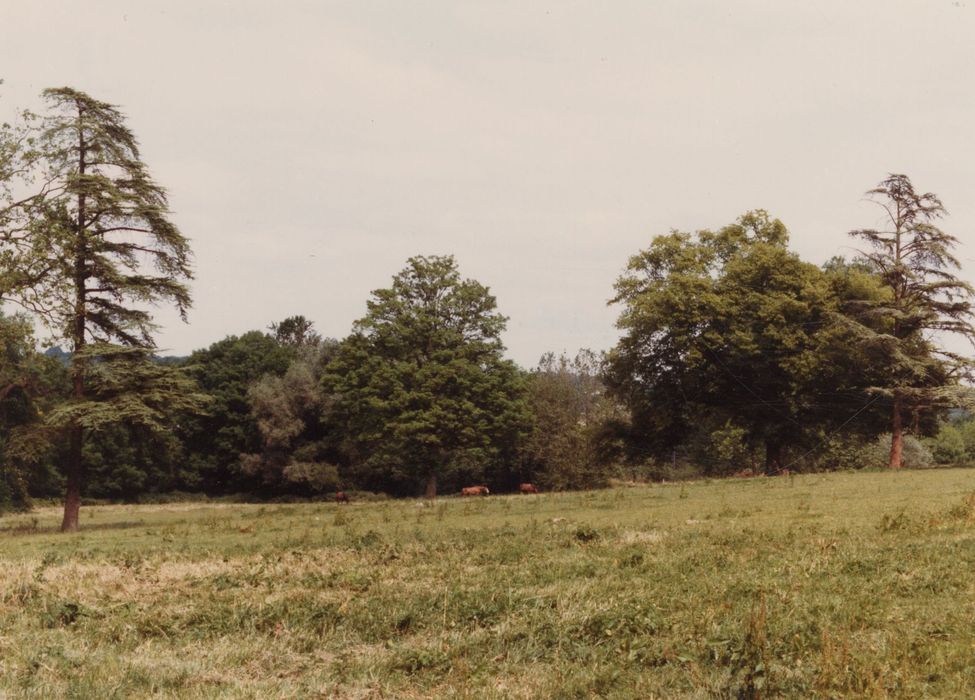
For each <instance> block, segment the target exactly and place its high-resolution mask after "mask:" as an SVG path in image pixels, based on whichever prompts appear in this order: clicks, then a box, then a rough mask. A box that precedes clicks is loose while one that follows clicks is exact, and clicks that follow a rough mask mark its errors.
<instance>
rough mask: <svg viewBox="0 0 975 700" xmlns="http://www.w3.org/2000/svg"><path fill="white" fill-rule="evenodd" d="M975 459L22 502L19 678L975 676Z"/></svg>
mask: <svg viewBox="0 0 975 700" xmlns="http://www.w3.org/2000/svg"><path fill="white" fill-rule="evenodd" d="M973 491H975V472H968V471H961V470H954V471H932V472H914V473H904V474H833V475H826V476H801V477H790V478H778V479H754V480H747V481H725V482H712V483H706V482H698V483H693V484H685V485H662V486H649V487H636V488H631V489H624V490H609V491H600V492H591V493H581V494H551V495H541V496H537V497H536V496H527V497H518V496H512V497H499V498H494V497H492V498H488V499H479V500H460V499H441V500H440V501H438V502H437V503H435V504H433V505H427V504H424V503H422V502H411V501H401V502H380V503H369V504H352V505H351V506H347V507H346V506H336V505H334V504H309V505H289V506H229V505H220V506H200V505H187V506H131V507H99V508H92V509H89V511H88V514H86V515H85V516H84V520H83V525H84V526H85V530H84V531H83V532H82V533H80V534H79V535H75V536H61V535H57V534H55V533H53V532H52V529H53V527H54V524H55V522H56V517H57V514H56V512H54V511H40V512H38V513H37V514H28V515H22V516H15V517H8V518H4V519H0V553H2V555H3V557H4V566H3V569H2V570H0V693H3V692H6V693H8V694H10V695H12V696H16V697H21V696H23V697H72V696H73V697H93V698H94V697H99V698H102V697H113V696H115V697H140V696H150V695H155V696H160V697H181V698H183V697H188V698H194V697H254V698H257V697H348V698H353V697H431V698H433V697H437V698H439V697H498V698H508V697H525V698H528V697H564V698H573V697H579V698H583V697H585V698H588V697H620V698H623V697H640V698H647V697H701V698H705V697H729V698H731V697H777V696H791V697H810V696H819V697H864V696H866V697H905V698H906V697H921V696H928V697H964V696H966V695H970V694H971V692H972V688H973V687H975V686H973V683H975V655H973V653H972V650H973V644H975V634H973V632H972V630H973V629H975V596H973V595H972V594H973V592H975V591H973V588H975V580H973V579H972V577H971V575H970V572H971V571H972V570H973V564H975V498H973V497H972V496H971V495H970V494H972V493H973Z"/></svg>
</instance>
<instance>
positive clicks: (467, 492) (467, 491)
mask: <svg viewBox="0 0 975 700" xmlns="http://www.w3.org/2000/svg"><path fill="white" fill-rule="evenodd" d="M490 494H491V490H490V489H489V488H488V487H487V486H465V487H464V488H462V489H461V490H460V495H461V496H489V495H490Z"/></svg>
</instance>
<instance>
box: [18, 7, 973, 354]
mask: <svg viewBox="0 0 975 700" xmlns="http://www.w3.org/2000/svg"><path fill="white" fill-rule="evenodd" d="M972 37H975V0H973V3H972V5H971V6H970V5H969V1H968V0H961V1H958V0H923V1H922V0H916V1H909V0H876V1H874V0H857V2H849V0H836V1H832V0H830V1H817V0H805V1H803V2H793V1H786V2H783V1H782V0H776V1H773V0H767V1H759V0H725V1H724V2H705V1H703V0H655V1H649V0H640V1H635V0H633V1H631V0H614V1H613V2H572V1H569V0H564V1H562V2H541V1H539V2H530V1H526V0H515V1H512V2H501V1H499V2H488V1H484V0H478V1H476V2H474V1H471V2H468V1H464V0H442V1H440V2H432V1H429V0H411V2H402V1H401V0H386V1H379V0H350V1H348V2H330V1H327V0H325V1H323V0H316V1H313V2H311V1H310V2H299V1H295V0H293V1H288V0H281V1H279V2H275V3H270V2H266V1H263V0H262V1H250V0H234V1H233V2H218V1H216V0H211V1H200V0H169V1H167V2H141V3H132V2H124V1H119V2H112V1H108V0H87V1H86V2H76V1H70V2H69V1H67V0H45V2H43V3H40V2H31V1H28V0H0V78H2V79H3V80H4V84H3V85H2V86H0V119H10V118H11V117H12V116H13V115H14V114H15V112H16V110H18V109H22V108H25V107H29V108H35V109H37V108H39V107H40V102H39V93H40V91H41V90H42V89H44V88H46V87H59V86H63V85H67V86H71V87H74V88H76V89H79V90H83V91H85V92H87V93H89V94H90V95H92V96H93V97H95V98H97V99H100V100H103V101H107V102H111V103H114V104H117V105H119V106H120V107H121V108H122V110H123V111H124V113H125V114H126V115H127V117H128V124H129V126H130V127H131V128H132V130H133V131H134V132H135V133H136V135H137V136H138V138H139V140H140V143H141V147H142V155H143V159H144V160H145V162H146V163H147V165H148V167H149V170H150V172H151V173H152V174H153V175H154V177H155V178H156V180H157V181H158V182H159V183H161V184H162V185H164V186H165V187H166V188H167V189H168V191H169V196H170V204H171V206H172V210H173V215H172V218H173V221H174V222H175V223H176V224H177V225H178V226H179V227H180V229H181V230H182V232H183V233H184V234H185V235H186V236H187V237H188V238H189V239H190V241H191V246H192V249H193V252H194V269H195V279H194V281H193V283H192V290H193V295H194V307H193V309H192V310H191V311H190V316H189V323H187V324H184V323H182V322H180V321H179V319H178V317H177V316H176V314H175V313H173V312H171V311H169V310H167V309H159V310H158V313H157V317H156V318H157V321H158V322H159V323H160V324H161V330H160V332H159V334H158V337H157V342H158V345H159V346H160V347H161V348H163V349H165V350H166V352H167V353H170V354H186V353H189V352H190V351H192V350H194V349H196V348H200V347H206V346H208V345H210V344H211V343H213V342H216V341H217V340H220V339H222V338H223V337H225V336H227V335H230V334H240V333H243V332H246V331H248V330H252V329H265V328H267V327H268V326H269V325H270V324H271V323H272V322H274V321H278V320H281V319H283V318H285V317H287V316H291V315H294V314H302V315H304V316H306V317H308V318H309V319H311V320H313V321H314V323H315V326H316V328H317V329H318V330H319V332H321V333H322V334H323V335H326V336H331V337H337V338H341V337H344V336H345V335H347V334H348V333H349V331H350V329H351V326H352V323H353V322H354V321H355V320H356V319H357V318H360V317H362V316H363V315H364V313H365V311H366V301H367V299H368V297H369V294H370V292H371V291H372V290H374V289H378V288H382V287H387V286H389V283H390V281H391V279H392V276H393V275H395V274H396V273H397V272H399V271H400V270H402V269H403V268H404V266H405V263H406V260H407V259H408V258H409V257H411V256H413V255H445V254H453V255H454V256H455V257H456V259H457V262H458V264H459V267H460V271H461V274H462V275H463V276H465V277H471V278H474V279H476V280H478V281H479V282H481V283H483V284H485V285H487V286H488V287H490V289H491V291H492V293H493V294H494V295H495V296H496V297H497V300H498V307H499V310H500V311H501V312H502V313H504V314H505V315H506V316H508V317H509V319H510V320H509V322H508V328H507V331H506V333H505V335H504V341H505V344H506V346H507V348H508V354H509V356H510V357H511V358H512V359H514V360H515V361H517V362H518V363H519V364H521V365H522V366H525V367H531V366H534V365H535V364H536V363H537V361H538V359H539V357H540V356H541V355H542V354H543V353H544V352H547V351H554V352H562V351H566V352H569V353H571V354H574V353H575V351H576V350H577V349H579V348H583V347H585V348H591V349H594V350H606V349H609V348H610V347H611V346H612V345H613V344H614V343H615V341H616V338H617V337H618V334H617V331H616V329H615V327H614V322H615V319H616V317H617V316H618V314H619V308H617V307H614V306H611V305H608V304H607V301H608V300H609V299H610V298H611V297H612V295H613V283H614V281H615V280H616V278H617V277H618V276H619V275H620V273H621V272H622V271H623V269H624V268H625V266H626V262H627V259H628V258H629V256H631V255H633V254H635V253H636V252H638V251H639V250H640V249H641V248H645V247H646V246H647V245H649V243H650V241H651V240H652V238H653V236H655V235H657V234H662V233H667V232H668V231H670V230H671V229H681V230H698V229H703V228H717V227H720V226H723V225H725V224H728V223H731V222H733V221H734V220H735V219H736V218H737V217H738V216H740V215H741V214H742V213H744V212H746V211H748V210H750V209H756V208H762V209H766V210H768V211H769V212H770V213H771V214H772V215H773V216H775V217H778V218H780V219H781V220H782V221H783V222H785V224H786V225H787V226H788V228H789V230H790V232H791V237H792V238H791V240H792V247H793V249H794V250H796V251H797V252H798V253H799V254H800V255H801V256H802V257H803V258H805V259H807V260H810V261H812V262H815V263H821V262H824V261H825V260H827V259H828V258H830V257H832V256H833V255H837V254H845V255H851V254H852V252H853V251H852V249H851V247H850V246H851V245H852V244H853V242H852V241H851V239H849V237H848V236H847V232H848V231H849V230H851V229H854V228H863V227H873V226H879V225H881V224H882V219H881V218H880V214H881V212H880V210H879V209H878V208H877V207H876V205H871V204H870V203H869V202H867V201H866V200H865V199H864V197H863V193H864V192H865V191H866V190H868V189H870V188H872V187H874V186H875V185H876V184H877V183H879V181H880V180H882V179H883V178H884V177H885V176H886V175H887V174H888V173H891V172H897V173H906V174H908V175H909V176H910V177H911V179H912V180H913V182H914V184H915V187H916V188H917V189H919V190H921V191H932V192H935V193H936V194H938V195H939V196H940V197H941V199H942V200H943V201H944V203H945V205H946V207H947V209H948V211H949V214H950V216H949V217H948V218H947V219H945V220H944V222H943V228H944V229H945V230H946V231H948V232H949V233H952V234H954V235H955V236H957V237H958V238H959V239H960V240H961V246H960V248H959V250H958V256H959V258H960V259H961V261H962V264H963V266H964V269H963V271H962V276H963V277H964V278H965V279H968V280H973V279H975V276H973V274H972V271H973V270H975V245H973V242H975V197H973V193H975V79H973V69H975V41H973V40H972Z"/></svg>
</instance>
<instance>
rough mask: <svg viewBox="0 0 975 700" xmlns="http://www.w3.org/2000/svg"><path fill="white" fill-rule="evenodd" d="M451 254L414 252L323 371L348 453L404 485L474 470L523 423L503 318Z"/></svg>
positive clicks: (518, 380) (433, 487) (431, 484)
mask: <svg viewBox="0 0 975 700" xmlns="http://www.w3.org/2000/svg"><path fill="white" fill-rule="evenodd" d="M496 306H497V304H496V301H495V298H494V297H493V296H492V295H491V294H490V293H489V291H488V289H487V287H485V286H483V285H482V284H480V283H478V282H476V281H474V280H462V279H461V277H460V274H459V272H458V270H457V265H456V263H455V261H454V258H453V257H452V256H445V257H440V256H431V257H424V256H418V257H414V258H411V259H410V260H409V261H408V263H407V267H406V269H404V270H403V271H402V272H400V273H399V274H398V275H396V276H395V277H394V278H393V284H392V286H391V287H389V288H386V289H379V290H376V291H374V292H373V294H372V299H370V300H369V302H368V313H367V314H366V316H365V317H363V318H362V319H360V320H359V321H357V322H356V324H355V326H354V328H353V333H352V335H351V336H349V337H348V338H347V339H345V340H344V341H343V342H342V344H341V347H340V348H339V351H338V355H337V357H336V359H335V360H334V361H333V362H332V363H331V364H330V366H329V367H328V369H327V371H326V375H325V383H326V388H327V390H328V392H329V393H330V394H331V400H332V401H333V402H334V404H333V410H334V411H335V413H336V415H337V416H340V417H341V420H342V422H343V423H344V427H345V434H346V435H347V436H348V439H347V441H346V445H345V449H346V451H347V453H348V454H349V455H350V457H351V459H352V461H353V462H355V463H357V464H358V465H360V466H362V467H364V468H366V469H369V470H370V471H372V472H374V473H375V472H378V473H380V474H383V475H384V478H385V479H387V481H388V482H390V483H395V484H398V485H399V487H400V488H408V487H409V486H408V485H410V484H414V485H415V484H419V483H423V484H425V493H426V495H427V496H428V497H431V498H432V497H433V496H435V495H436V493H437V484H438V480H440V481H443V480H445V479H447V478H451V477H455V478H456V477H457V476H464V477H466V478H468V479H473V478H478V477H479V476H480V475H481V474H482V473H483V470H484V469H485V467H486V466H487V465H488V464H489V463H490V462H491V461H492V460H494V459H497V458H498V455H499V454H500V453H501V452H502V450H503V447H504V445H505V443H508V442H511V441H514V440H516V439H517V438H518V437H519V436H520V435H521V434H522V432H523V431H524V429H525V427H526V424H527V408H526V403H525V399H524V385H523V381H522V377H521V374H520V372H519V371H518V369H517V368H516V367H515V365H514V364H513V363H512V362H510V361H508V360H505V359H504V358H503V356H502V353H503V352H504V346H503V345H502V343H501V333H502V332H503V331H504V328H505V323H506V319H505V317H504V316H502V315H501V314H499V313H497V311H496Z"/></svg>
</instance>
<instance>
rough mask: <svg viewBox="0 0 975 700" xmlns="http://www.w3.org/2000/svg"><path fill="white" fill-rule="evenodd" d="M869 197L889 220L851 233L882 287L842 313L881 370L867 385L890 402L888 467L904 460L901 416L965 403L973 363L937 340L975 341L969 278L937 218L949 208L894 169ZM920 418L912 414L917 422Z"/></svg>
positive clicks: (909, 416) (968, 392)
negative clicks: (876, 380)
mask: <svg viewBox="0 0 975 700" xmlns="http://www.w3.org/2000/svg"><path fill="white" fill-rule="evenodd" d="M867 197H868V198H869V199H870V200H871V201H873V202H875V203H876V204H878V205H879V206H880V207H881V208H882V209H883V211H884V217H885V219H886V221H885V224H886V226H884V227H883V228H881V229H873V228H869V229H857V230H855V231H851V232H850V235H851V236H853V237H854V238H857V239H860V240H861V241H863V242H864V243H866V245H867V248H866V249H865V250H863V251H861V252H862V255H863V257H864V258H865V259H866V261H868V263H869V264H870V265H871V266H872V267H873V269H874V270H875V272H876V274H877V275H879V277H880V279H881V280H882V283H883V286H884V287H885V289H886V291H887V294H885V295H884V296H883V297H882V298H879V299H876V298H875V299H870V300H862V301H859V302H857V303H852V304H850V305H848V309H847V317H848V318H850V319H851V320H852V321H853V323H852V324H851V327H853V328H854V329H855V330H856V331H857V333H858V334H859V336H860V338H861V340H862V342H863V346H864V348H865V349H866V351H867V352H869V353H870V354H871V357H872V359H873V361H874V363H875V364H876V365H877V366H879V367H882V368H883V369H884V375H885V376H884V377H883V380H882V382H881V383H878V384H877V385H875V386H874V387H872V389H873V390H874V391H875V392H877V393H878V394H880V395H882V396H884V397H886V398H887V399H889V401H890V411H891V414H890V415H891V419H890V432H891V436H892V437H891V444H890V457H889V462H888V464H889V466H890V468H891V469H897V468H899V467H900V466H901V452H902V450H903V436H904V430H905V423H906V419H910V418H911V417H917V416H919V414H920V413H921V412H923V411H925V410H930V409H937V408H939V407H940V408H942V409H943V408H948V407H951V406H957V405H960V404H962V403H966V402H967V403H970V402H971V397H970V393H971V392H970V390H969V389H968V388H966V387H964V386H963V385H962V384H960V383H959V382H960V380H961V379H964V378H970V374H971V370H972V362H971V360H970V359H969V358H967V357H963V356H962V355H959V354H957V353H955V352H950V351H947V350H945V349H943V348H942V347H940V346H939V342H940V341H941V340H942V339H943V337H944V336H945V335H950V334H955V335H958V336H961V337H962V338H964V339H966V340H967V341H968V342H969V343H975V326H973V325H972V320H973V307H972V294H973V290H972V287H971V285H969V284H968V283H967V282H964V281H962V280H960V279H958V277H957V276H956V275H955V274H954V271H955V270H957V269H958V268H959V264H958V260H957V259H956V258H955V257H954V255H953V254H952V250H953V248H954V247H955V246H956V245H957V243H958V239H957V238H955V237H954V236H952V235H950V234H947V233H945V232H944V231H942V230H941V229H940V228H938V226H937V222H938V221H939V220H940V219H941V218H943V217H944V216H945V215H946V213H947V212H946V210H945V208H944V205H943V204H942V203H941V200H940V199H939V198H938V197H937V196H936V195H934V194H932V193H930V192H926V193H919V192H916V191H915V190H914V186H913V185H912V184H911V180H910V178H908V177H907V176H906V175H898V174H891V175H890V176H888V177H887V178H886V179H885V180H884V181H883V182H881V183H880V184H879V185H878V186H877V187H876V188H874V189H872V190H870V191H869V192H867ZM915 422H917V421H915Z"/></svg>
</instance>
